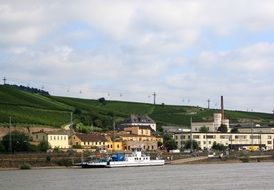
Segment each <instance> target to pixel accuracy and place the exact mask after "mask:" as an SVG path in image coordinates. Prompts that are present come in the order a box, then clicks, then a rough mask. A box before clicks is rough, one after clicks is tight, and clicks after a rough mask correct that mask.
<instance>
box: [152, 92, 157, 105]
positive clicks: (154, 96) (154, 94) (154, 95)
mask: <svg viewBox="0 0 274 190" xmlns="http://www.w3.org/2000/svg"><path fill="white" fill-rule="evenodd" d="M152 95H153V98H154V99H153V100H154V105H155V104H156V93H155V92H154V93H153V94H152Z"/></svg>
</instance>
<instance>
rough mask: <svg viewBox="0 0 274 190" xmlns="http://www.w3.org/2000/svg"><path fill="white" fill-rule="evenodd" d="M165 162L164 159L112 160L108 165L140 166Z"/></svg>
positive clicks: (111, 166)
mask: <svg viewBox="0 0 274 190" xmlns="http://www.w3.org/2000/svg"><path fill="white" fill-rule="evenodd" d="M164 164H165V161H164V160H150V161H143V162H142V161H140V162H128V161H110V162H109V163H108V164H107V165H106V167H107V168H115V167H139V166H163V165H164Z"/></svg>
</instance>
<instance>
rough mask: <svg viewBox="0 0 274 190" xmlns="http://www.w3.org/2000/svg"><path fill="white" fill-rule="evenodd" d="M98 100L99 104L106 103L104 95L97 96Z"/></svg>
mask: <svg viewBox="0 0 274 190" xmlns="http://www.w3.org/2000/svg"><path fill="white" fill-rule="evenodd" d="M98 101H99V102H100V103H101V104H103V105H105V104H106V99H105V98H104V97H102V98H99V99H98Z"/></svg>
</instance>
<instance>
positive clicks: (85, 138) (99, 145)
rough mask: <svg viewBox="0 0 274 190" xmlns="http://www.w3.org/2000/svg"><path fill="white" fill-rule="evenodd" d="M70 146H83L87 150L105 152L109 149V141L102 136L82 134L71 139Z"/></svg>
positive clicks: (77, 134) (74, 135)
mask: <svg viewBox="0 0 274 190" xmlns="http://www.w3.org/2000/svg"><path fill="white" fill-rule="evenodd" d="M70 144H71V145H72V146H73V147H77V146H81V147H82V148H87V149H91V148H93V149H101V150H105V149H106V147H107V140H106V138H105V137H104V136H103V135H101V134H93V133H90V134H82V133H76V134H73V135H72V136H71V137H70Z"/></svg>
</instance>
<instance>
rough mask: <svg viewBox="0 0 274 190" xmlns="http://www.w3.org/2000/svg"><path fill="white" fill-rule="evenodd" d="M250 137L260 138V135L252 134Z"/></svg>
mask: <svg viewBox="0 0 274 190" xmlns="http://www.w3.org/2000/svg"><path fill="white" fill-rule="evenodd" d="M250 139H260V135H250Z"/></svg>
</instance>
